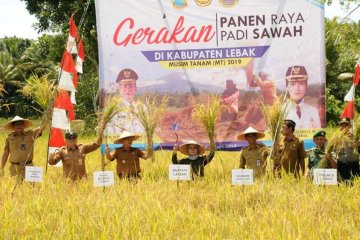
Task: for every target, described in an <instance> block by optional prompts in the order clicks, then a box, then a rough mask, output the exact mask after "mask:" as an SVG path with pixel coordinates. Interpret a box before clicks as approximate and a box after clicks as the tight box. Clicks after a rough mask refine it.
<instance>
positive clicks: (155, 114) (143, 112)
mask: <svg viewBox="0 0 360 240" xmlns="http://www.w3.org/2000/svg"><path fill="white" fill-rule="evenodd" d="M167 101H168V97H167V96H163V97H162V98H161V99H158V97H157V96H156V95H155V96H147V97H145V98H144V100H141V99H138V100H137V102H136V106H131V109H130V110H131V112H132V113H133V114H134V116H135V117H136V118H137V119H138V120H139V122H140V123H141V125H142V126H143V128H144V130H145V137H146V142H147V150H146V151H147V153H148V155H149V157H150V158H151V160H152V161H153V162H154V161H155V155H154V149H153V146H154V133H155V129H156V126H157V125H158V123H159V121H160V119H161V116H162V115H163V113H164V112H165V111H166V107H167Z"/></svg>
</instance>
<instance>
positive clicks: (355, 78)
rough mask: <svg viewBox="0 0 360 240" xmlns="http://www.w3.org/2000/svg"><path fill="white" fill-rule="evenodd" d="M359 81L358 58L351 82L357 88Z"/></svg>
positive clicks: (359, 63)
mask: <svg viewBox="0 0 360 240" xmlns="http://www.w3.org/2000/svg"><path fill="white" fill-rule="evenodd" d="M359 81H360V58H359V60H358V62H357V63H356V66H355V74H354V80H353V82H354V84H355V86H357V85H358V84H359Z"/></svg>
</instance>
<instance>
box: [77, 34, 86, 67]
mask: <svg viewBox="0 0 360 240" xmlns="http://www.w3.org/2000/svg"><path fill="white" fill-rule="evenodd" d="M84 61H85V52H84V42H83V40H82V39H80V42H79V51H78V55H77V57H76V67H75V68H76V71H77V72H78V73H83V63H84Z"/></svg>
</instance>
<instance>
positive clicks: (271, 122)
mask: <svg viewBox="0 0 360 240" xmlns="http://www.w3.org/2000/svg"><path fill="white" fill-rule="evenodd" d="M290 104H291V100H289V99H288V98H285V97H284V96H280V97H279V98H277V99H276V101H275V102H274V104H273V105H266V104H264V103H262V105H261V112H262V114H263V116H264V118H265V122H266V125H267V127H268V128H269V131H270V136H271V139H272V141H273V145H272V149H271V152H270V155H269V156H268V157H267V164H266V166H267V172H268V173H269V174H270V173H271V172H272V169H273V166H274V158H275V157H276V153H277V146H278V144H279V141H280V136H281V125H282V123H283V121H284V120H285V119H286V115H287V112H288V108H289V105H290ZM270 175H271V174H270Z"/></svg>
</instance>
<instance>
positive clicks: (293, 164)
mask: <svg viewBox="0 0 360 240" xmlns="http://www.w3.org/2000/svg"><path fill="white" fill-rule="evenodd" d="M295 126H296V123H295V122H294V121H293V120H291V119H285V120H284V122H283V123H282V126H281V134H282V135H283V136H284V138H283V139H282V141H280V143H279V145H278V146H274V147H275V149H276V154H275V156H274V157H275V159H274V160H275V161H274V170H275V173H276V174H280V173H281V170H282V169H283V170H284V171H285V172H286V173H290V174H294V175H295V177H299V176H300V173H302V174H304V173H305V158H306V157H307V154H306V152H305V149H304V142H303V141H301V140H300V139H299V138H297V137H295V135H294V131H295Z"/></svg>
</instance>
